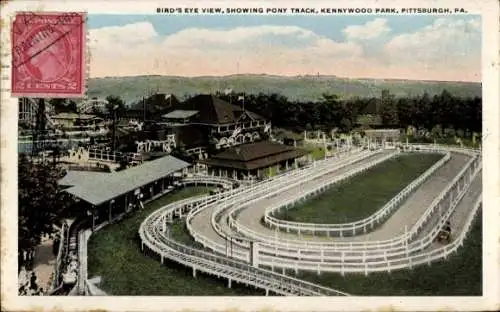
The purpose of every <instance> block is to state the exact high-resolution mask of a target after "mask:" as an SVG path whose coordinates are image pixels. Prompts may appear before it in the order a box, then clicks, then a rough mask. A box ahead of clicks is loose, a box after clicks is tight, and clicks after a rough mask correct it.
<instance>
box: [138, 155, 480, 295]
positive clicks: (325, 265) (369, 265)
mask: <svg viewBox="0 0 500 312" xmlns="http://www.w3.org/2000/svg"><path fill="white" fill-rule="evenodd" d="M463 152H467V153H471V155H473V154H476V155H477V151H474V150H463ZM480 163H481V162H480V159H479V160H478V159H477V157H474V158H473V159H471V161H470V162H469V163H468V164H467V165H466V166H464V168H463V169H462V170H461V172H460V173H459V174H458V175H457V176H456V177H455V179H454V180H453V181H452V182H451V183H450V184H449V185H448V186H449V187H448V188H447V189H445V191H443V193H446V194H445V195H444V196H442V198H439V197H438V198H436V200H435V201H434V202H433V203H435V202H436V201H438V200H439V201H438V203H440V202H441V201H442V200H444V199H445V197H446V196H447V193H448V192H450V191H456V192H457V196H456V197H455V200H454V201H453V202H450V200H448V203H449V204H450V207H449V208H448V210H446V211H445V214H443V215H442V216H441V219H440V221H439V222H438V223H437V224H436V226H435V227H434V228H433V229H432V230H431V231H430V232H429V233H432V234H431V235H436V233H437V232H436V229H437V228H438V227H440V226H442V220H445V218H446V217H447V213H448V214H450V213H452V209H454V207H455V206H456V203H458V202H459V201H460V198H461V197H462V196H463V195H464V194H465V193H466V192H467V191H468V186H469V184H470V181H471V180H472V178H473V177H474V176H475V174H477V172H480V171H481V169H480ZM464 174H468V176H467V175H464ZM464 177H465V178H464ZM467 177H468V178H467ZM462 178H463V179H462ZM467 179H468V180H467ZM460 183H461V184H460ZM452 184H453V185H452ZM456 184H458V187H457V188H456V190H454V189H453V190H452V189H451V188H452V187H454V186H456ZM232 192H233V194H232V196H236V194H235V193H236V192H235V190H233V191H232ZM443 193H441V194H443ZM230 196H231V195H230ZM228 198H229V197H226V199H225V200H228ZM215 200H216V203H219V204H220V201H221V200H222V199H220V198H219V199H215ZM480 203H481V200H480V198H478V199H477V201H476V205H475V206H474V209H473V211H472V212H471V213H470V215H469V217H468V219H467V222H466V225H465V226H464V227H463V230H462V231H461V232H460V235H459V236H458V237H457V238H456V239H455V240H453V241H452V243H450V244H449V245H447V246H444V247H441V248H437V249H432V250H430V251H427V252H423V251H422V246H424V245H425V244H422V243H414V242H410V244H413V245H410V244H408V241H407V242H405V245H404V247H405V248H406V250H408V251H409V252H407V254H406V255H405V256H404V257H396V259H394V258H391V259H386V258H384V257H380V260H381V261H370V262H366V256H367V255H368V254H367V253H366V251H365V255H364V256H365V262H364V263H362V265H360V264H359V263H358V262H357V261H355V262H351V261H346V260H349V259H348V258H350V257H351V255H350V253H351V252H352V250H351V249H352V247H353V246H355V245H356V244H353V242H350V243H347V244H344V246H342V247H343V248H340V249H341V250H342V249H344V250H342V252H343V253H342V254H343V256H344V257H346V258H345V259H343V261H329V262H321V261H319V262H318V261H307V260H300V261H297V260H294V259H293V258H294V257H292V259H290V258H288V259H287V258H286V257H275V256H272V255H267V254H266V253H264V251H263V250H262V245H263V244H262V242H258V245H259V249H260V251H259V257H258V265H261V266H269V267H272V268H274V267H280V268H288V269H295V270H318V273H319V272H321V271H336V272H342V273H344V272H364V273H365V274H368V273H369V272H375V271H390V270H395V269H400V268H407V267H412V266H414V265H419V264H423V263H430V262H432V261H435V260H437V259H441V258H443V257H446V256H447V255H449V254H450V253H452V252H453V251H456V250H457V249H458V247H459V246H461V245H462V244H463V240H464V238H465V236H466V234H467V231H468V229H469V227H470V224H471V223H472V220H473V218H474V215H475V212H477V210H478V209H479V207H480ZM452 204H455V205H452ZM211 205H213V202H212V203H208V201H207V203H205V204H199V205H192V207H193V208H194V209H195V210H197V209H198V208H199V209H204V208H207V207H210V206H211ZM437 206H439V205H437ZM434 209H435V208H434ZM432 210H433V209H430V208H429V209H427V210H426V214H427V213H429V212H432ZM191 211H193V210H191ZM150 216H151V215H150ZM160 219H161V218H160ZM420 220H425V218H424V215H423V216H422V218H421V219H420ZM420 220H419V221H420ZM145 222H146V220H145V221H144V222H143V225H144V223H145ZM164 222H165V221H164V220H163V221H161V222H160V221H157V222H156V223H155V224H156V232H159V233H160V234H155V235H156V236H148V237H146V235H147V234H148V233H149V232H150V231H146V232H145V233H143V234H141V239H142V241H143V242H145V240H146V239H149V244H147V245H148V247H149V246H153V247H155V248H156V249H157V250H156V251H155V252H156V253H158V254H160V253H159V252H158V248H159V247H158V246H157V245H158V244H159V242H161V243H162V244H160V245H162V246H163V247H165V245H167V242H165V241H164V240H165V239H167V241H168V242H169V243H171V240H169V239H168V237H167V236H165V235H164V234H161V233H162V229H164V228H165V226H164V225H163V223H164ZM189 223H190V222H188V227H189ZM421 223H425V222H424V221H422V222H421ZM160 224H161V225H160ZM143 225H141V230H142V229H144V228H146V227H143ZM417 225H419V224H418V222H417ZM414 228H415V227H414ZM141 230H140V231H141ZM411 232H412V231H410V232H408V233H407V234H405V235H407V236H408V235H409V236H410V239H411V237H414V236H415V234H414V233H411ZM416 234H419V232H418V231H416ZM158 235H159V236H158ZM162 237H163V238H162ZM199 238H201V240H200V239H196V240H197V241H199V242H201V243H203V242H202V241H203V240H205V239H206V238H204V237H202V236H201V237H199ZM267 238H268V239H269V237H267ZM207 240H208V239H207ZM208 241H210V240H208ZM310 243H311V242H305V244H307V245H309V244H310ZM360 243H362V242H360ZM176 244H178V243H176ZM204 245H205V244H204ZM285 246H286V244H285ZM408 246H413V247H415V250H412V249H410V248H409V247H408ZM168 247H169V249H170V250H169V251H166V250H163V249H162V250H163V251H162V250H160V251H162V252H163V253H162V254H163V256H162V258H163V257H167V258H168V257H169V255H170V256H172V254H171V252H172V249H175V248H172V246H168ZM184 247H186V246H184ZM207 247H208V246H207ZM372 247H375V248H374V249H373V251H377V249H378V250H383V249H385V248H387V245H380V244H379V242H376V244H373V245H372ZM400 247H401V246H400ZM413 247H411V248H413ZM188 248H190V247H188ZM209 248H210V247H209ZM280 248H281V247H280ZM417 248H420V249H418V250H417ZM190 249H192V248H190ZM175 250H176V252H177V253H176V256H175V257H174V258H176V259H177V260H179V261H178V262H180V263H184V264H185V265H188V266H190V267H193V268H195V267H196V264H197V265H200V264H201V263H203V265H204V266H206V268H208V269H207V270H206V271H205V270H203V271H204V272H207V273H209V274H216V275H219V276H224V277H227V278H230V276H238V277H237V278H234V280H235V281H242V279H240V280H238V279H239V278H241V274H242V272H238V273H237V272H234V271H232V269H231V270H229V271H225V273H223V274H221V271H220V269H218V268H216V267H214V266H213V265H214V262H215V263H218V264H217V265H220V266H224V268H223V270H226V269H227V267H226V266H230V267H233V265H235V266H236V264H235V263H233V262H231V263H229V262H228V260H227V257H224V256H222V255H215V256H216V257H221V259H218V260H216V261H214V260H213V259H212V258H209V257H211V256H214V254H213V253H207V252H203V251H199V250H196V249H195V251H197V252H201V253H196V254H195V255H193V254H189V252H187V251H186V250H185V249H182V248H181V249H175ZM239 250H240V251H243V252H242V253H241V254H240V255H239V256H236V257H235V258H237V259H241V260H243V261H238V260H234V259H232V260H233V261H236V262H237V263H238V265H242V264H245V262H249V261H251V260H252V259H250V257H249V251H247V252H245V251H244V250H241V248H240V249H239ZM274 250H275V251H276V250H277V247H274ZM218 251H219V250H218ZM221 251H222V252H221V253H222V254H227V247H226V248H221ZM236 251H237V252H238V250H236ZM190 252H191V251H190ZM186 254H187V255H186ZM182 255H184V256H182ZM209 255H210V256H209ZM295 255H297V253H296V254H295ZM299 255H300V252H299ZM181 257H184V258H182V259H183V260H182V259H180V258H181ZM186 257H196V258H197V259H192V258H190V259H186ZM233 257H234V251H233ZM299 258H300V257H299ZM169 259H172V258H169ZM200 259H203V260H200ZM181 260H182V261H181ZM188 260H189V261H188ZM208 260H211V263H206V261H208ZM320 260H321V259H320ZM341 260H342V259H341ZM373 260H375V259H373ZM194 261H198V262H196V264H195V265H193V263H195V262H194ZM224 261H225V262H224ZM245 265H246V270H247V271H248V270H249V267H250V268H252V267H251V266H248V264H245ZM253 269H257V268H253ZM259 270H260V269H259ZM264 271H265V272H269V271H266V270H264ZM210 272H211V273H210ZM224 274H225V275H224ZM278 275H279V274H278ZM280 276H282V275H280ZM244 279H245V280H246V281H242V282H243V283H247V284H248V281H249V280H250V281H252V278H251V277H250V275H248V279H246V278H244ZM254 280H255V278H254ZM267 281H268V280H266V283H267ZM259 283H261V286H257V285H255V284H251V283H250V284H251V285H254V286H257V287H261V288H266V287H267V286H268V285H269V284H266V285H264V280H260V281H259ZM263 285H264V286H263ZM262 286H263V287H262ZM266 289H269V288H266ZM272 291H274V290H272ZM280 291H281V292H280ZM302 291H303V290H302ZM276 292H277V293H281V294H283V291H282V290H277V291H276ZM292 293H293V294H297V287H295V288H293V289H292V288H289V289H288V290H287V294H292ZM302 294H306V292H304V291H303V292H302Z"/></svg>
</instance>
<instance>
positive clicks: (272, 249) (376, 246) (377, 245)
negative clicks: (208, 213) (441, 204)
mask: <svg viewBox="0 0 500 312" xmlns="http://www.w3.org/2000/svg"><path fill="white" fill-rule="evenodd" d="M473 161H474V159H472V160H471V161H470V162H469V164H470V163H472V162H473ZM469 164H468V165H466V166H464V168H463V169H462V171H461V173H460V174H459V175H457V177H456V178H455V179H454V180H453V181H452V183H450V185H449V187H448V188H447V189H446V190H445V191H443V193H447V192H448V191H449V189H450V188H451V187H452V186H453V185H454V184H455V183H456V182H459V181H460V180H459V178H461V177H462V174H463V173H464V172H465V170H466V169H468V168H469ZM471 176H472V172H471ZM471 176H470V177H471ZM452 184H453V185H452ZM464 189H467V188H466V185H465V182H464V185H463V187H462V190H464ZM457 202H458V200H457ZM453 207H454V206H453ZM450 208H451V207H450ZM427 212H431V209H428V210H427ZM442 222H443V223H444V221H442ZM435 229H437V227H435ZM409 234H410V235H411V234H412V233H409ZM407 235H408V233H407ZM265 238H266V242H269V243H271V244H272V243H275V242H276V240H275V241H272V239H270V238H269V237H268V236H266V237H265ZM398 240H399V241H400V240H401V238H398ZM197 241H199V242H201V243H202V244H204V245H205V246H206V247H209V248H210V249H213V250H216V251H218V252H221V253H224V248H223V246H220V245H219V246H218V245H217V244H216V245H214V244H213V242H211V241H210V240H208V242H207V240H206V239H205V238H201V239H200V237H198V239H197ZM238 241H240V243H242V244H243V245H247V246H248V244H249V243H248V241H249V239H242V240H239V239H238V238H235V243H238ZM207 243H208V245H211V246H207ZM302 243H303V244H307V245H310V243H311V242H302ZM371 243H373V242H371ZM259 245H260V246H262V247H260V249H261V250H262V253H264V252H269V253H273V252H277V251H279V249H281V246H280V248H278V247H276V245H274V246H273V245H271V246H266V244H265V243H264V244H263V242H262V241H260V242H259ZM352 245H353V244H352V243H349V244H348V245H347V246H349V247H347V246H344V247H347V248H346V249H347V250H349V253H350V252H352V250H351V248H352ZM398 245H399V246H395V247H399V249H401V248H406V250H407V251H406V252H405V253H408V248H407V247H404V246H408V242H403V243H401V242H399V244H398ZM422 246H423V245H422V244H420V249H422ZM265 247H269V248H268V250H266V249H267V248H265ZM371 247H373V249H372V253H377V252H376V251H377V249H379V250H380V249H382V248H383V247H384V246H383V245H382V244H380V242H375V244H372V246H371ZM287 249H288V248H287ZM293 249H294V250H295V253H287V254H286V255H284V254H283V253H282V254H281V256H282V257H288V258H302V257H303V256H305V255H307V254H308V253H310V252H312V250H304V251H303V253H302V252H301V251H299V253H298V254H297V249H296V246H294V247H293ZM347 250H346V251H347ZM415 251H417V250H413V251H412V252H415ZM379 254H380V253H379ZM297 255H298V256H299V257H297ZM346 255H348V253H342V256H346ZM247 256H248V255H247ZM301 256H302V257H301ZM311 256H312V255H311ZM324 256H325V255H324V253H323V254H322V255H321V258H323V261H324V260H325V258H324ZM373 256H377V255H373ZM378 256H380V255H378ZM385 256H387V253H385ZM389 256H390V255H389ZM245 257H246V256H245V254H238V258H241V259H242V260H244V259H245ZM349 258H351V257H349ZM363 258H364V260H363V261H366V260H369V258H373V257H370V253H367V252H366V251H363ZM264 259H265V258H264ZM271 260H272V261H271V263H270V265H271V266H273V265H274V264H277V263H280V262H281V264H283V263H282V262H284V260H283V259H271ZM348 260H351V259H348V258H345V259H343V261H348ZM295 262H296V261H295ZM260 263H262V261H260ZM262 264H263V265H269V263H262ZM301 269H304V268H301ZM309 269H310V268H309Z"/></svg>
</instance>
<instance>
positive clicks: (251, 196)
mask: <svg viewBox="0 0 500 312" xmlns="http://www.w3.org/2000/svg"><path fill="white" fill-rule="evenodd" d="M373 155H374V154H373V153H372V152H365V153H361V154H359V155H355V156H354V157H352V158H347V159H345V160H343V161H339V162H338V163H336V164H335V165H333V166H328V167H320V166H317V167H313V168H311V169H310V170H309V172H307V171H305V172H300V173H299V174H296V175H290V176H288V177H286V179H279V180H274V181H270V182H269V183H265V184H259V185H257V186H252V187H250V188H247V189H245V190H244V191H243V192H241V193H238V194H235V195H234V196H232V197H231V198H226V199H225V200H224V201H223V202H222V203H219V205H218V206H217V207H216V208H215V210H214V212H213V213H212V215H211V224H212V227H213V228H214V230H215V231H216V232H217V233H218V234H219V235H221V236H222V237H226V238H228V239H231V237H228V236H227V235H225V233H224V231H223V230H222V229H221V227H220V225H219V223H218V222H217V219H218V216H219V215H220V214H221V213H222V212H223V211H224V210H226V209H228V208H230V207H231V206H235V205H239V206H241V205H242V204H250V203H252V202H255V201H258V200H261V199H262V198H264V197H271V196H274V195H276V194H279V193H281V192H282V191H283V190H285V189H289V188H292V187H294V186H297V185H301V184H303V183H306V182H308V181H309V180H311V179H314V178H316V177H319V176H323V175H325V174H327V173H329V172H331V171H335V170H338V169H341V168H343V167H345V166H347V165H350V164H353V163H356V162H359V161H361V160H363V159H365V158H368V157H371V156H373ZM394 155H395V154H389V155H387V156H385V157H383V159H384V160H386V159H388V158H390V157H393V156H394ZM379 160H380V159H379ZM377 161H378V160H377ZM371 163H372V165H373V164H374V163H375V162H371ZM273 183H275V184H273ZM203 209H205V207H201V206H200V207H197V208H196V209H194V210H191V212H190V213H189V215H188V216H187V218H186V223H187V226H188V230H189V232H190V234H191V235H192V236H193V237H194V238H195V239H196V240H200V243H202V244H211V243H210V240H207V239H204V238H203V237H202V235H198V234H197V233H196V231H195V230H194V229H193V228H192V227H191V219H192V218H193V217H194V216H195V215H196V214H197V213H199V212H200V211H201V210H203ZM236 240H238V239H236ZM240 242H241V243H242V244H246V245H249V242H248V241H247V240H244V241H240ZM211 248H214V250H222V248H223V247H222V246H221V245H214V244H212V246H211Z"/></svg>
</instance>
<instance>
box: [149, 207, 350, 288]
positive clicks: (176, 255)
mask: <svg viewBox="0 0 500 312" xmlns="http://www.w3.org/2000/svg"><path fill="white" fill-rule="evenodd" d="M179 208H180V207H179V204H178V203H174V204H171V205H167V206H165V207H163V208H161V209H159V210H157V211H156V212H154V213H153V214H151V215H149V216H148V217H147V218H146V219H145V220H144V221H143V223H142V224H141V226H140V228H139V235H140V237H141V242H142V244H144V245H146V246H147V247H148V248H149V249H150V250H152V251H153V252H155V253H156V254H158V255H159V256H160V258H161V261H162V262H163V259H170V260H172V261H175V262H178V263H181V264H183V265H186V266H188V267H191V268H192V269H193V275H195V274H196V270H200V271H202V272H204V273H207V274H210V275H216V276H220V277H224V278H227V279H228V280H229V281H231V280H232V281H235V282H238V283H243V284H247V285H253V286H255V287H259V288H262V289H265V290H266V293H267V292H268V291H272V292H275V293H277V294H282V295H306V296H314V295H327V296H332V295H336V296H339V295H340V296H345V295H348V294H346V293H344V292H341V291H338V290H335V289H331V288H327V287H323V286H320V285H316V284H313V283H309V282H306V281H302V280H299V279H295V278H293V277H290V276H286V275H282V274H277V273H274V272H272V271H269V270H264V269H260V268H255V267H252V266H251V265H248V264H247V263H245V262H242V261H238V260H234V259H230V258H227V257H224V256H220V255H216V254H213V253H210V252H206V251H202V250H198V249H195V248H191V247H188V246H186V245H183V244H181V243H178V242H176V241H174V240H173V239H171V238H170V237H169V236H168V235H166V234H165V232H166V228H165V225H164V223H165V215H166V214H168V213H171V212H172V211H173V210H175V209H179ZM181 209H182V208H181Z"/></svg>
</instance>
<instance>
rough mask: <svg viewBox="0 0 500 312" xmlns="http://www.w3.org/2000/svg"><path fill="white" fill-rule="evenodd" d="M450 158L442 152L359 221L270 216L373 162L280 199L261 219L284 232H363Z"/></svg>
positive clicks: (338, 233)
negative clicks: (327, 221) (326, 221)
mask: <svg viewBox="0 0 500 312" xmlns="http://www.w3.org/2000/svg"><path fill="white" fill-rule="evenodd" d="M450 158H451V155H450V153H445V156H444V157H443V158H441V159H440V160H439V161H438V162H436V163H435V164H434V165H433V166H431V167H430V168H429V169H428V170H426V171H425V172H424V173H423V174H422V175H420V176H419V177H418V178H417V179H415V180H413V181H412V182H411V183H410V184H408V185H407V186H406V187H405V188H404V189H403V190H401V192H399V193H398V194H397V195H396V196H394V197H393V198H392V199H391V200H390V201H389V202H387V203H386V204H385V205H384V206H383V207H382V208H380V209H378V210H377V211H376V212H375V213H373V214H372V215H370V216H369V217H367V218H364V219H362V220H359V221H355V222H349V223H340V224H318V223H305V222H291V221H286V220H282V219H278V218H275V217H273V216H272V214H274V213H275V212H276V211H280V210H281V209H288V208H291V207H293V206H295V204H296V202H298V201H303V200H306V199H307V198H308V197H311V196H314V195H316V194H318V193H320V192H323V191H324V190H325V189H327V188H329V187H331V186H332V185H334V184H336V183H340V182H342V181H344V180H346V179H348V178H350V177H351V176H353V175H357V174H359V173H361V172H363V171H365V170H369V169H370V168H372V167H373V166H374V165H376V164H378V163H379V162H376V163H375V164H372V163H370V164H367V165H366V166H363V167H362V168H360V169H359V170H353V171H350V172H347V173H345V174H343V175H341V176H339V177H337V178H336V179H334V180H332V181H327V182H326V183H323V184H321V185H319V186H317V187H316V188H314V189H313V190H308V191H305V192H302V193H301V194H300V195H299V196H298V197H295V198H293V199H290V200H286V201H283V202H281V203H278V204H276V205H274V206H271V207H269V208H267V209H266V212H265V215H264V222H265V224H266V225H268V226H270V227H271V228H277V229H279V230H281V231H286V232H296V233H299V234H300V233H307V232H309V233H312V234H313V235H316V234H317V235H325V236H341V237H342V236H350V235H352V236H354V235H356V234H359V233H366V232H367V230H370V229H373V228H374V227H375V226H376V225H377V224H379V223H380V222H381V221H384V220H385V219H387V217H388V216H390V215H391V213H392V212H393V211H394V210H395V209H396V208H397V207H399V205H400V203H401V202H402V201H404V200H405V199H406V198H407V197H408V195H410V194H411V193H412V192H413V191H414V190H415V189H417V188H418V187H419V186H420V185H422V183H424V182H425V181H426V180H427V179H428V178H429V177H430V176H431V175H432V174H433V173H434V172H435V171H436V170H437V169H439V168H440V167H442V166H443V165H444V164H445V163H446V162H447V161H449V160H450ZM385 160H386V159H382V160H381V161H385Z"/></svg>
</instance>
